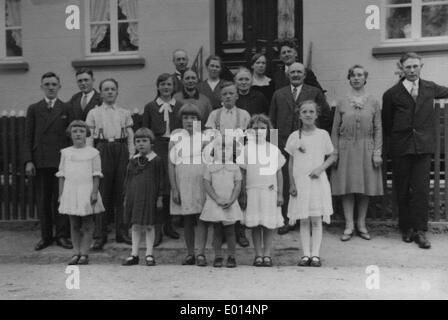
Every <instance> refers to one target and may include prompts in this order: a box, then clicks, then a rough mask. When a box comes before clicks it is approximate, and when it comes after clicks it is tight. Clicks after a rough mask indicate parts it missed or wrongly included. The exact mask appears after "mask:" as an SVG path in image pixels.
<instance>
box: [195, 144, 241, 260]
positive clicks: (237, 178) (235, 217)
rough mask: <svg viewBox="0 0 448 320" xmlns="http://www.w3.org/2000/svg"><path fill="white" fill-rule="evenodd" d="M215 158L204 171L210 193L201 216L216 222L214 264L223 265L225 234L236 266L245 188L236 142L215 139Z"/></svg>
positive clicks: (207, 190) (229, 252) (229, 254)
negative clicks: (237, 231)
mask: <svg viewBox="0 0 448 320" xmlns="http://www.w3.org/2000/svg"><path fill="white" fill-rule="evenodd" d="M213 144H214V149H213V152H214V155H213V159H214V162H213V163H211V164H208V165H207V167H206V169H205V171H204V187H205V191H206V193H207V196H206V201H205V205H204V208H203V209H202V213H201V216H200V220H203V221H206V222H212V223H213V230H214V232H213V249H214V251H215V260H214V262H213V266H214V267H216V268H220V267H222V265H223V258H222V250H221V247H222V240H223V234H224V235H225V239H226V242H227V249H228V257H227V262H226V267H228V268H234V267H236V260H235V245H236V236H235V226H234V224H235V222H236V221H240V220H241V219H242V216H243V213H242V212H241V208H240V205H239V204H238V201H236V200H237V199H238V195H239V194H240V191H241V180H242V176H241V170H240V168H239V167H238V165H236V164H235V163H233V162H232V158H233V155H234V145H233V143H227V145H224V144H225V139H224V138H221V137H218V138H216V139H215V140H214V142H213Z"/></svg>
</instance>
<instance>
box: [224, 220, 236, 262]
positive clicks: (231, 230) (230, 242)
mask: <svg viewBox="0 0 448 320" xmlns="http://www.w3.org/2000/svg"><path fill="white" fill-rule="evenodd" d="M224 233H225V235H226V241H227V255H229V256H232V257H235V247H236V234H235V225H233V224H231V225H229V226H224Z"/></svg>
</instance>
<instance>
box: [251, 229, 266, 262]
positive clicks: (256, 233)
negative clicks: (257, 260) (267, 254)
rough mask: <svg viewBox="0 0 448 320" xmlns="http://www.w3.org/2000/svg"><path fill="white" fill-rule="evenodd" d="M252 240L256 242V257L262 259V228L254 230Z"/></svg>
mask: <svg viewBox="0 0 448 320" xmlns="http://www.w3.org/2000/svg"><path fill="white" fill-rule="evenodd" d="M252 240H253V242H254V249H255V256H256V257H261V256H262V255H263V252H262V247H261V226H258V227H255V228H252Z"/></svg>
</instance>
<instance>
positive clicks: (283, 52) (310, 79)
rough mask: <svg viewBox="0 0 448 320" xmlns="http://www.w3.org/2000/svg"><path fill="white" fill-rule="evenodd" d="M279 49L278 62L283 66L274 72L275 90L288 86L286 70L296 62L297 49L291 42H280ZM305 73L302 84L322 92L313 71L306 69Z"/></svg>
mask: <svg viewBox="0 0 448 320" xmlns="http://www.w3.org/2000/svg"><path fill="white" fill-rule="evenodd" d="M279 48H280V50H279V51H280V60H282V62H283V64H284V65H283V66H281V67H280V68H279V69H277V70H276V71H275V72H274V75H273V80H274V84H275V90H278V89H280V88H283V87H285V86H287V85H289V84H290V82H289V76H288V69H289V67H290V66H291V64H293V63H294V62H296V60H297V48H296V46H295V44H294V43H293V42H291V41H284V42H281V43H280V45H279ZM305 71H306V76H305V80H304V83H305V84H307V85H310V86H313V87H316V88H319V89H320V90H322V91H324V89H322V87H321V86H320V84H319V82H318V81H317V78H316V75H315V74H314V73H313V71H311V69H308V68H306V69H305ZM324 92H325V91H324Z"/></svg>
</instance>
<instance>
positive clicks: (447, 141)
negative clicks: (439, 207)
mask: <svg viewBox="0 0 448 320" xmlns="http://www.w3.org/2000/svg"><path fill="white" fill-rule="evenodd" d="M442 106H443V107H442ZM440 107H441V108H443V113H444V119H443V120H444V124H443V129H444V131H445V135H444V141H443V143H444V153H445V157H444V160H445V161H444V166H445V170H444V171H445V185H444V193H445V219H446V220H448V186H447V182H448V174H447V170H448V164H447V162H448V99H446V100H443V101H440Z"/></svg>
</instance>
